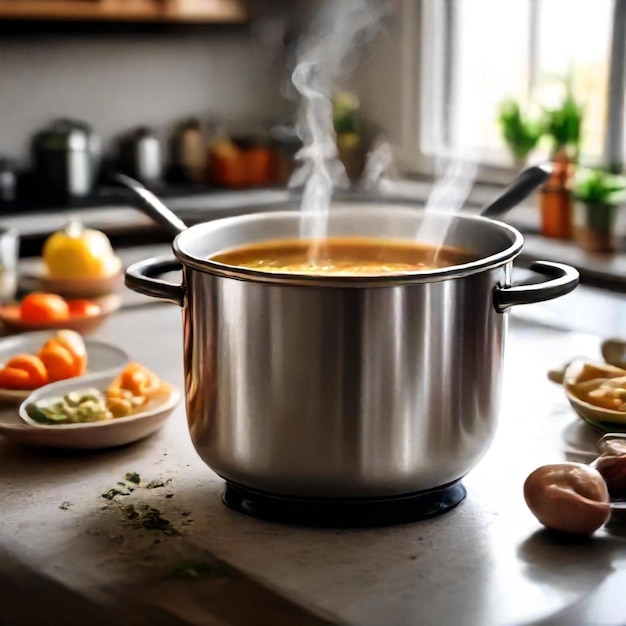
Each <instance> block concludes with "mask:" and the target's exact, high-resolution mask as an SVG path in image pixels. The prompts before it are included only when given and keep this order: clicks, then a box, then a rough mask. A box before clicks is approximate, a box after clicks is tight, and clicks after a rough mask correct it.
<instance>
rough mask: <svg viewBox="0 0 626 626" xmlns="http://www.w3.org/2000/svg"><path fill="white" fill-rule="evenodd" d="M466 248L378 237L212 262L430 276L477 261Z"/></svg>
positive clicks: (297, 244) (236, 251) (250, 250)
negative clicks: (426, 273)
mask: <svg viewBox="0 0 626 626" xmlns="http://www.w3.org/2000/svg"><path fill="white" fill-rule="evenodd" d="M477 258H478V257H477V256H476V255H475V254H472V253H470V252H469V251H467V250H464V249H462V248H453V247H449V246H440V247H438V248H435V247H434V246H430V245H426V244H420V243H416V242H413V241H405V240H398V239H377V238H374V237H371V238H370V237H346V238H328V239H321V240H308V239H283V240H275V241H265V242H262V243H256V244H249V245H245V246H240V247H237V248H232V249H230V250H226V251H224V252H220V253H218V254H215V255H213V256H212V257H210V260H211V261H215V262H217V263H222V264H224V265H230V266H235V267H244V268H249V269H254V270H259V271H263V272H273V273H281V274H312V275H318V276H322V275H324V276H380V275H385V274H407V273H413V272H419V271H428V270H433V269H438V268H442V267H450V266H452V265H460V264H462V263H468V262H469V261H474V260H476V259H477Z"/></svg>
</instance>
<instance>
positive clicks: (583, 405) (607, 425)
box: [563, 360, 626, 432]
mask: <svg viewBox="0 0 626 626" xmlns="http://www.w3.org/2000/svg"><path fill="white" fill-rule="evenodd" d="M585 364H591V365H594V366H597V367H599V368H602V372H603V373H602V376H598V378H617V377H621V376H626V371H625V370H622V369H621V368H617V367H614V366H611V365H607V364H603V363H594V362H592V361H584V360H576V361H574V362H572V363H570V364H569V365H568V366H567V368H566V369H565V373H564V376H563V388H564V390H565V394H566V396H567V399H568V401H569V403H570V405H571V406H572V408H573V409H574V410H575V411H576V413H577V414H578V415H579V416H580V417H581V418H583V419H584V420H585V421H586V422H588V423H589V424H591V425H592V426H596V427H598V428H599V429H600V430H603V431H604V432H610V430H611V429H612V428H613V427H616V428H618V429H623V428H625V427H626V411H616V410H612V409H606V408H603V407H599V406H596V405H595V404H591V403H590V402H586V401H585V400H582V399H581V398H580V397H578V395H577V394H576V390H577V389H580V388H581V386H584V385H585V382H586V381H581V380H580V373H581V370H582V368H583V367H584V366H585ZM590 380H591V381H593V379H590Z"/></svg>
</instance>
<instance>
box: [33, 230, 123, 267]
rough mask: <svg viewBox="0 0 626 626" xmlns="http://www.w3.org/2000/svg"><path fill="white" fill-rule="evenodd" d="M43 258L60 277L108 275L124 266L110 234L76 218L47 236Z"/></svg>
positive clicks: (47, 265)
mask: <svg viewBox="0 0 626 626" xmlns="http://www.w3.org/2000/svg"><path fill="white" fill-rule="evenodd" d="M43 261H44V264H45V265H46V268H47V269H48V275H49V276H50V278H56V279H89V278H104V277H106V276H111V275H112V274H114V273H115V272H117V271H118V270H119V268H120V266H121V263H120V259H119V258H118V257H117V256H116V255H115V254H114V252H113V248H112V246H111V242H110V241H109V239H108V237H107V236H106V235H105V234H104V233H103V232H101V231H99V230H95V229H92V228H85V227H84V226H83V225H82V224H81V223H80V222H76V221H73V222H70V223H69V224H68V226H67V228H65V230H61V231H58V232H56V233H53V234H52V235H50V237H48V239H46V241H45V243H44V246H43Z"/></svg>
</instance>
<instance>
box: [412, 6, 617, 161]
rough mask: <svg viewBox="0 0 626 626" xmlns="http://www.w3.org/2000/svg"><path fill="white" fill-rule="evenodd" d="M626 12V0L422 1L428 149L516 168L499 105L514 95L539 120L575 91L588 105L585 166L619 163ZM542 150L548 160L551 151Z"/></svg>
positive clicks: (422, 137) (424, 147)
mask: <svg viewBox="0 0 626 626" xmlns="http://www.w3.org/2000/svg"><path fill="white" fill-rule="evenodd" d="M625 6H626V0H422V3H421V9H422V12H421V30H420V38H419V39H420V43H421V60H422V61H421V67H420V76H421V79H420V86H421V90H420V93H421V98H422V102H421V107H419V108H420V121H419V123H418V128H419V130H418V136H419V142H420V152H421V153H422V154H425V155H428V156H431V157H432V156H437V155H441V154H445V153H448V152H450V151H451V152H453V153H455V152H459V151H464V152H466V151H468V150H469V151H471V154H472V155H474V156H475V157H476V158H478V160H480V161H481V162H483V163H488V164H492V165H496V166H511V165H512V160H511V157H510V156H509V154H508V152H507V150H506V148H505V146H504V144H503V142H502V138H501V132H500V128H499V125H498V111H499V107H500V103H501V102H502V101H503V100H504V99H506V98H514V99H516V100H517V101H518V102H519V103H520V104H521V105H522V107H523V108H529V109H530V110H531V111H532V110H533V109H534V110H535V113H537V114H539V113H540V112H541V108H540V107H541V105H545V106H551V105H554V104H555V103H557V102H558V100H560V98H561V97H562V95H563V94H564V92H565V90H566V85H567V84H569V85H571V89H572V93H573V95H574V97H575V98H576V100H577V101H578V102H580V103H581V104H583V106H584V108H585V116H584V121H583V137H582V143H581V153H582V155H581V160H582V161H583V162H587V163H590V164H599V163H600V162H602V161H604V162H606V161H607V160H609V159H611V160H615V159H616V158H619V161H620V162H621V156H622V155H621V152H622V144H623V142H622V140H621V133H622V118H623V111H622V109H623V90H624V85H623V73H624V72H623V67H624V59H623V56H624V48H623V45H622V46H620V45H615V43H616V42H617V43H618V44H619V42H620V40H619V39H618V38H621V42H623V41H624V39H625V38H626V26H625V25H624V23H623V22H624V11H625V9H624V7H625ZM616 20H617V21H616ZM612 44H613V45H612ZM615 133H617V134H618V135H619V136H620V139H619V140H618V141H617V142H616V140H615ZM538 152H539V153H541V152H543V155H544V156H547V146H545V145H542V146H540V148H539V150H538Z"/></svg>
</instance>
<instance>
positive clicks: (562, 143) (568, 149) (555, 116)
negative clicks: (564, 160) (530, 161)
mask: <svg viewBox="0 0 626 626" xmlns="http://www.w3.org/2000/svg"><path fill="white" fill-rule="evenodd" d="M583 115H584V109H583V107H582V106H581V105H579V104H578V103H577V102H576V101H575V100H574V98H573V96H572V94H571V92H569V91H568V93H567V95H566V97H565V99H564V100H563V102H562V103H561V105H560V106H558V107H556V108H553V109H547V108H544V119H543V127H544V133H545V134H546V135H548V136H549V137H550V139H551V140H552V154H553V155H557V154H559V153H562V152H565V153H566V154H567V156H568V157H569V159H570V160H571V161H574V162H575V161H577V160H578V151H579V149H580V138H581V132H582V122H583Z"/></svg>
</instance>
